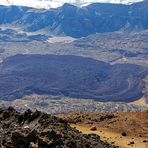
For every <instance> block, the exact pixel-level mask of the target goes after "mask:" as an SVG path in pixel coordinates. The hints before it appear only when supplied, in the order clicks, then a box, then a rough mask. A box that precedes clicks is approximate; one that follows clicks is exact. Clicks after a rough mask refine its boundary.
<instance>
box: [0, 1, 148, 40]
mask: <svg viewBox="0 0 148 148" xmlns="http://www.w3.org/2000/svg"><path fill="white" fill-rule="evenodd" d="M147 16H148V1H147V0H145V1H143V2H139V3H135V4H132V5H122V4H106V3H94V4H91V5H88V6H86V7H82V8H79V7H76V6H73V5H71V4H64V5H63V6H62V7H59V8H55V9H49V10H38V9H32V8H28V7H17V6H10V7H5V6H0V24H1V25H2V24H7V25H11V26H12V25H14V26H17V27H20V28H21V29H22V30H25V31H28V32H35V31H39V30H41V29H43V30H46V31H47V32H49V33H51V34H54V35H62V36H71V37H75V38H80V37H84V36H88V35H90V34H95V33H102V32H114V31H127V32H131V31H139V30H140V31H141V30H145V29H148V17H147Z"/></svg>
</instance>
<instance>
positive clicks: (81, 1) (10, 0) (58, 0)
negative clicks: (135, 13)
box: [0, 0, 143, 9]
mask: <svg viewBox="0 0 148 148" xmlns="http://www.w3.org/2000/svg"><path fill="white" fill-rule="evenodd" d="M140 1H143V0H1V1H0V5H7V6H9V5H17V6H28V7H34V8H39V9H40V8H45V9H49V8H57V7H60V6H62V5H63V4H64V3H70V4H73V5H76V6H80V7H82V6H86V5H88V4H91V3H97V2H98V3H99V2H100V3H121V4H132V3H136V2H140Z"/></svg>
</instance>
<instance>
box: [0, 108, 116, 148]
mask: <svg viewBox="0 0 148 148" xmlns="http://www.w3.org/2000/svg"><path fill="white" fill-rule="evenodd" d="M0 147H3V148H63V147H64V148H77V147H78V148H85V147H89V148H94V147H95V148H114V147H115V146H112V145H110V144H108V143H107V142H103V141H101V140H100V137H99V136H97V135H95V134H90V135H84V134H81V133H80V132H79V131H78V130H76V129H75V128H72V127H70V125H69V124H68V123H67V122H66V121H65V120H63V119H60V118H57V117H55V116H51V115H49V114H46V113H42V112H39V111H35V112H32V111H31V110H27V111H26V112H24V113H19V112H17V111H15V110H14V109H13V108H11V107H9V108H8V109H5V110H3V109H0Z"/></svg>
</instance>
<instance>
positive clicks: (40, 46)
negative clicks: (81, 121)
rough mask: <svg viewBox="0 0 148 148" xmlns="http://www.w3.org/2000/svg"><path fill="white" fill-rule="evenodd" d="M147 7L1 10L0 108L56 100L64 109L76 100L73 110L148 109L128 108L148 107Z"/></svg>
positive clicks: (38, 104) (95, 6)
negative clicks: (138, 103)
mask: <svg viewBox="0 0 148 148" xmlns="http://www.w3.org/2000/svg"><path fill="white" fill-rule="evenodd" d="M137 8H138V9H137ZM147 10H148V9H147V0H145V1H143V2H139V3H135V4H132V5H122V4H100V3H96V4H91V5H88V6H86V7H82V8H78V7H76V6H73V5H70V4H65V5H63V6H62V7H59V8H55V9H49V10H43V9H40V10H39V9H33V8H29V7H18V6H10V7H6V6H0V12H3V13H0V16H1V17H0V106H7V105H10V104H11V105H12V106H15V107H16V108H18V110H19V109H20V108H19V107H18V106H20V107H22V109H26V108H38V109H41V108H42V109H43V107H45V106H46V105H47V106H46V107H49V104H52V103H53V102H52V99H51V97H50V96H54V97H58V98H60V99H61V102H63V104H64V105H65V106H67V105H68V102H67V100H68V99H69V100H70V102H71V103H72V104H73V106H72V107H71V108H69V107H68V106H67V107H65V108H67V111H70V110H73V109H74V108H76V109H77V110H79V111H83V109H84V110H85V109H86V108H87V109H88V108H89V109H90V111H94V110H105V111H113V112H116V111H139V110H145V109H146V108H147V105H146V106H142V105H139V107H138V105H137V104H136V105H129V104H128V103H131V102H135V101H137V100H139V99H140V98H145V102H146V104H147V98H148V19H147V15H148V11H147ZM119 12H120V13H119ZM16 14H17V15H16ZM34 95H37V96H38V97H39V98H40V99H36V97H34ZM42 96H44V97H45V98H46V99H43V98H44V97H42ZM26 97H27V99H26ZM38 97H37V98H38ZM24 98H25V99H24ZM28 98H29V99H30V100H31V101H33V102H34V103H36V105H35V104H34V105H33V104H32V103H31V102H30V101H29V102H28ZM65 98H68V99H66V101H65ZM19 99H20V100H22V102H21V103H20V102H19ZM42 99H43V100H42ZM60 99H59V100H60ZM73 99H78V100H79V101H80V102H78V103H76V104H75V103H74V102H75V101H73ZM39 100H41V102H40V101H39ZM81 100H82V102H81ZM83 100H84V101H83ZM90 100H92V102H93V105H91V106H90V105H89V101H90ZM97 101H98V103H97ZM66 102H67V103H66ZM84 102H86V104H85V103H84ZM102 102H103V103H104V104H103V106H104V108H102V107H101V106H102V104H101V103H102ZM108 102H109V104H108ZM121 102H122V103H121ZM120 103H121V104H120ZM44 104H45V106H44ZM66 104H67V105H66ZM82 104H85V105H84V108H82V109H81V108H80V106H81V105H82ZM113 104H114V105H115V106H116V107H115V106H114V105H113ZM42 105H43V106H42ZM55 105H57V110H56V109H55V110H54V113H57V112H63V109H65V108H63V109H61V107H59V106H58V101H57V103H56V104H55ZM92 106H94V108H93V107H92ZM109 106H111V108H110V107H109ZM113 106H114V107H115V108H117V110H116V109H115V110H113V109H112V107H113ZM46 107H45V108H46ZM50 107H51V106H50ZM46 111H49V112H50V111H51V108H50V109H49V110H48V109H47V108H46Z"/></svg>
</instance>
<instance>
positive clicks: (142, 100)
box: [129, 97, 148, 107]
mask: <svg viewBox="0 0 148 148" xmlns="http://www.w3.org/2000/svg"><path fill="white" fill-rule="evenodd" d="M129 104H135V105H142V106H147V107H148V98H145V97H142V98H140V99H139V100H137V101H134V102H132V103H129Z"/></svg>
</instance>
